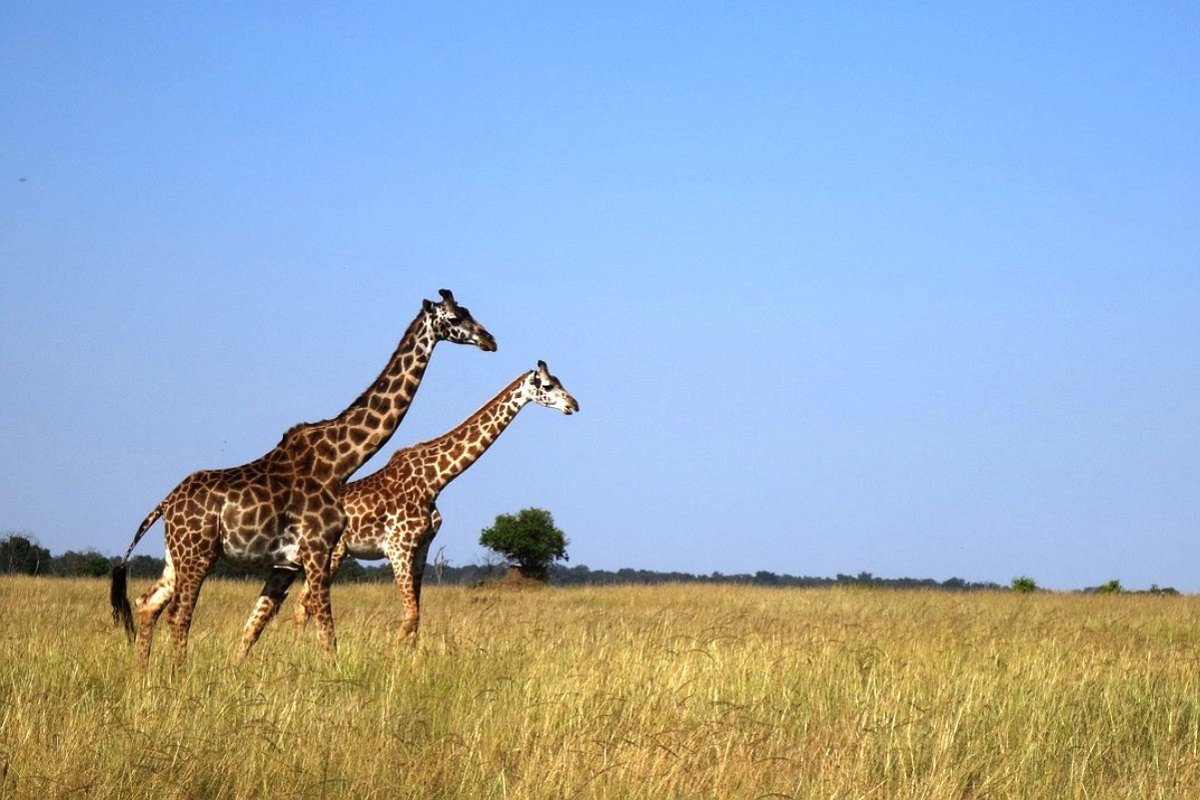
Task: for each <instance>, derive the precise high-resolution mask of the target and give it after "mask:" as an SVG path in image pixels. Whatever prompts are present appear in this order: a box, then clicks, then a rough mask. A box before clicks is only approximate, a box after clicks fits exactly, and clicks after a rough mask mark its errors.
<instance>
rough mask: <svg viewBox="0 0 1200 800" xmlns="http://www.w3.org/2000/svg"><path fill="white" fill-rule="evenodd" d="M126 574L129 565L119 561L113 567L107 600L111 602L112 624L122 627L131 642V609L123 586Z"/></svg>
mask: <svg viewBox="0 0 1200 800" xmlns="http://www.w3.org/2000/svg"><path fill="white" fill-rule="evenodd" d="M128 572H129V565H128V564H126V563H125V559H121V560H120V561H118V562H117V565H116V566H115V567H113V571H112V589H111V590H110V592H109V600H110V601H111V602H112V614H113V624H114V625H124V626H125V633H127V634H128V635H129V640H130V641H133V637H134V632H133V609H132V608H130V607H129V597H128V592H127V589H126V586H125V584H126V577H127V576H128Z"/></svg>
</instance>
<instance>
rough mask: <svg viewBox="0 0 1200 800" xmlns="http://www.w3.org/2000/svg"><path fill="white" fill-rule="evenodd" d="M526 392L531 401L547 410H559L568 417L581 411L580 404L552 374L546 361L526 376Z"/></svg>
mask: <svg viewBox="0 0 1200 800" xmlns="http://www.w3.org/2000/svg"><path fill="white" fill-rule="evenodd" d="M525 391H526V393H527V394H526V396H527V397H528V398H529V399H530V400H531V401H533V402H535V403H537V404H538V405H542V406H545V407H546V408H557V409H558V410H559V411H561V412H563V413H564V414H567V415H568V416H569V415H571V414H574V413H575V412H576V411H578V410H579V402H578V401H577V400H576V399H575V398H574V397H572V396H571V393H570V392H568V391H567V389H566V387H565V386H563V385H562V383H561V382H560V381H559V380H558V378H556V377H554V376H553V375H551V374H550V370H548V369H547V368H546V362H545V361H539V362H538V368H537V369H534V370H530V371H529V374H528V375H526V376H525Z"/></svg>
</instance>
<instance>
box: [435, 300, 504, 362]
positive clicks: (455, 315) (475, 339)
mask: <svg viewBox="0 0 1200 800" xmlns="http://www.w3.org/2000/svg"><path fill="white" fill-rule="evenodd" d="M438 294H440V295H441V296H442V302H440V303H435V302H433V301H432V300H425V301H424V302H423V303H422V305H421V307H422V308H423V309H424V311H425V314H426V315H427V316H428V317H429V320H430V325H431V327H432V328H433V332H434V334H435V335H436V336H437V338H438V339H439V340H441V341H446V342H454V343H455V344H473V345H475V346H476V347H478V348H479V349H480V350H486V351H487V352H489V353H490V352H492V351H494V350H495V349H496V339H495V337H493V336H492V335H491V334H490V333H488V331H487V328H485V327H483V326H482V325H480V324H479V323H478V322H476V321H475V318H474V317H472V316H471V312H470V311H468V310H467V307H466V306H460V305H459V304H458V303H456V302H454V295H453V294H451V293H450V290H449V289H439V290H438Z"/></svg>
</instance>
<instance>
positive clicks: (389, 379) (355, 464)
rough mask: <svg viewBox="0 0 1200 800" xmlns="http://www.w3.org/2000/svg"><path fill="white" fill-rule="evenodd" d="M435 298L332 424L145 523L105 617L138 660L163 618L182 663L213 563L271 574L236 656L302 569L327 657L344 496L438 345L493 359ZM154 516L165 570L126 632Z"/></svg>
mask: <svg viewBox="0 0 1200 800" xmlns="http://www.w3.org/2000/svg"><path fill="white" fill-rule="evenodd" d="M440 295H441V298H442V299H441V301H440V302H434V301H431V300H424V301H422V303H421V310H420V311H419V312H418V313H417V316H416V317H415V318H414V319H413V321H412V322H411V323H410V324H409V326H408V328H407V330H406V331H405V333H404V335H403V337H402V338H401V339H400V342H399V344H398V345H397V346H396V349H395V351H394V352H393V353H392V356H391V358H390V359H389V360H388V363H387V364H386V365H385V366H384V368H383V371H382V372H380V374H379V376H378V377H377V378H376V379H375V380H374V381H373V382H372V383H371V385H370V386H369V387H368V388H367V389H366V390H365V391H364V392H363V393H362V394H361V395H359V396H358V398H357V399H355V401H354V402H353V403H351V404H350V405H349V406H347V407H346V409H345V410H343V411H342V412H341V413H340V414H339V415H338V416H336V417H334V418H332V419H327V420H323V421H320V422H307V423H301V424H299V425H294V426H292V427H291V428H289V429H288V430H287V431H286V432H285V433H284V434H283V436H282V438H281V439H280V441H279V444H277V445H276V446H275V447H274V448H272V449H271V450H270V451H268V452H267V453H265V454H264V455H262V456H261V457H259V458H257V459H255V460H254V461H251V462H249V463H247V464H243V465H241V466H238V467H229V468H226V469H211V470H201V471H199V472H194V473H192V474H191V475H189V476H188V477H186V478H184V479H183V481H181V482H180V483H179V484H178V485H177V486H176V487H175V488H174V489H172V490H171V491H170V492H169V493H168V494H167V496H166V497H165V498H163V499H162V500H161V501H160V502H159V503H158V505H157V506H155V507H154V509H153V510H152V511H151V512H150V513H149V514H148V515H147V516H146V518H145V519H144V520H143V521H142V524H141V525H140V526H138V529H137V532H136V533H135V534H134V537H133V541H132V542H131V543H130V545H129V549H128V550H126V551H125V555H124V556H123V557H122V558H121V559H120V560H119V561H118V563H117V565H116V566H115V567H114V568H113V572H112V585H111V591H110V602H111V604H112V609H113V619H114V621H115V622H116V623H117V624H118V625H123V626H124V627H125V629H126V631H127V632H128V633H129V635H130V638H133V639H135V640H136V642H137V650H138V657H139V660H140V661H142V662H143V663H144V662H145V661H146V660H147V659H148V658H149V656H150V643H151V638H152V634H153V632H154V625H155V623H156V622H157V620H158V617H159V615H160V614H162V612H163V611H164V610H166V612H167V618H168V621H169V623H170V628H171V639H172V642H173V643H174V646H175V655H176V659H177V660H180V661H181V660H182V659H183V658H184V656H185V655H186V652H187V639H188V631H189V629H190V627H191V621H192V612H193V609H194V608H195V604H196V599H197V597H198V596H199V592H200V586H201V584H202V583H203V582H204V579H205V577H206V576H207V575H208V572H209V570H210V569H211V568H212V565H213V564H214V563H215V562H216V560H217V559H218V558H226V559H228V560H232V561H235V562H237V563H239V564H242V565H247V566H255V567H261V568H264V569H269V570H270V572H269V574H268V577H267V581H266V584H265V585H264V586H263V590H262V592H261V594H260V596H259V598H258V600H257V601H256V603H255V606H254V610H253V612H252V613H251V616H250V619H249V620H248V621H247V622H246V625H245V627H244V628H243V632H242V639H241V645H240V648H239V656H242V657H244V656H245V655H246V654H247V653H248V652H249V651H250V648H251V647H253V646H254V643H255V642H256V641H257V640H258V637H259V635H260V634H261V633H262V630H263V628H264V627H265V626H266V624H267V623H268V622H269V621H270V620H271V618H272V617H274V616H275V614H276V613H278V611H279V607H280V605H281V604H282V603H283V600H284V599H285V597H286V596H287V590H288V588H289V587H290V586H291V584H292V582H293V581H294V580H295V579H296V577H297V575H298V574H299V573H300V572H301V571H303V572H304V573H305V574H306V576H307V579H308V582H307V585H306V598H305V599H306V603H307V604H308V610H309V612H310V613H311V614H312V615H313V616H314V617H316V619H317V622H318V624H319V626H320V628H319V630H318V637H319V639H320V641H321V643H322V644H323V645H324V646H325V648H326V649H327V650H329V651H330V652H332V651H334V650H335V649H336V646H337V643H336V638H335V636H334V629H333V612H332V608H331V606H330V600H329V581H330V579H331V576H330V573H329V559H330V555H331V553H332V551H333V548H334V545H336V544H337V542H338V539H339V538H340V537H341V534H342V529H343V527H344V526H345V523H346V514H345V512H344V511H343V510H342V502H341V493H342V488H343V487H344V485H345V483H346V481H347V480H348V479H349V477H350V476H351V475H352V474H354V471H355V470H357V469H358V468H359V467H361V466H362V465H363V464H364V463H366V461H367V460H368V459H369V458H370V457H371V456H372V455H374V454H375V453H376V452H377V451H378V450H379V449H380V448H381V447H383V446H384V445H385V444H386V443H387V441H388V440H389V439H390V438H391V436H392V434H393V433H395V431H396V428H397V426H399V424H400V422H401V421H402V420H403V419H404V416H405V414H406V413H407V412H408V408H409V406H410V405H411V403H412V400H413V397H414V396H415V394H416V391H417V389H418V387H419V386H420V384H421V378H422V377H423V376H424V374H425V369H426V367H427V366H428V364H429V359H430V356H431V355H432V354H433V350H434V346H435V345H436V344H437V343H438V342H439V341H448V342H454V343H458V344H470V345H474V346H476V347H478V348H479V349H481V350H484V351H488V352H490V351H494V350H495V349H496V340H495V338H493V336H492V335H491V334H490V333H489V332H488V331H487V329H486V328H484V327H483V325H481V324H479V323H478V322H476V321H475V319H474V318H473V317H472V316H471V312H470V311H469V310H468V309H467V308H466V307H465V306H461V305H459V304H458V303H457V302H456V301H455V299H454V295H453V294H452V293H451V292H450V291H449V290H447V289H442V290H441V291H440ZM160 517H161V518H162V520H163V525H164V527H165V535H164V538H165V540H166V551H167V552H166V566H165V567H164V569H163V573H162V576H161V577H160V578H159V579H158V580H157V581H156V582H155V583H154V584H153V585H152V586H151V587H150V588H149V589H148V590H146V592H145V593H143V594H142V596H141V598H140V599H139V600H138V604H137V623H136V625H135V622H134V613H133V609H132V608H131V607H130V604H129V598H128V596H127V591H128V590H127V577H128V576H127V571H128V561H129V556H130V555H131V554H132V553H133V549H134V548H135V547H136V546H137V543H138V541H140V540H141V538H142V536H143V535H144V534H145V533H146V531H147V530H148V529H149V528H150V526H151V525H153V524H154V522H155V521H156V520H158V519H159V518H160Z"/></svg>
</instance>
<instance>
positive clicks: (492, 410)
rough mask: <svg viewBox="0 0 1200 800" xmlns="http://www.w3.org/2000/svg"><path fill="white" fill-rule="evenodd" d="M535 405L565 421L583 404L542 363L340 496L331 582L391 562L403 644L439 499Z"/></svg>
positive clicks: (303, 615) (417, 609) (301, 610)
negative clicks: (346, 568)
mask: <svg viewBox="0 0 1200 800" xmlns="http://www.w3.org/2000/svg"><path fill="white" fill-rule="evenodd" d="M530 403H537V404H538V405H542V406H545V407H546V408H553V409H557V410H558V411H561V412H563V413H564V414H567V415H570V414H573V413H575V412H576V411H578V410H579V402H578V401H577V400H576V399H575V398H574V397H572V396H571V393H570V392H568V391H567V389H566V387H565V386H563V385H562V382H561V381H559V379H558V378H556V377H554V376H553V375H551V374H550V370H549V369H548V368H547V367H546V362H545V361H539V362H537V369H535V370H530V371H529V372H526V373H523V374H522V375H520V376H518V377H517V378H516V379H515V380H514V381H513V382H512V383H510V384H509V385H508V386H506V387H504V388H503V389H501V390H500V392H499V394H497V395H496V396H495V397H493V398H492V399H491V400H489V401H488V402H487V403H485V404H484V405H483V407H482V408H480V409H479V410H478V411H476V412H475V413H474V414H472V415H471V416H469V417H467V418H466V419H465V420H464V421H463V422H461V423H460V424H459V425H458V426H457V427H455V428H454V429H453V430H451V431H449V432H447V433H444V434H442V435H441V436H439V437H437V438H436V439H430V440H429V441H427V442H421V443H419V444H414V445H412V446H411V447H405V448H404V449H402V450H397V451H396V452H395V453H393V454H392V457H391V458H390V459H389V460H388V463H387V466H385V467H384V468H383V469H381V470H379V471H378V472H376V473H373V474H371V475H368V476H367V477H365V478H363V479H361V480H357V481H353V482H352V483H348V484H346V488H345V490H344V491H343V492H342V504H343V506H344V507H345V510H346V517H347V521H346V531H345V533H344V534H343V535H342V538H340V539H338V542H337V545H336V546H335V547H334V549H333V558H332V559H331V561H330V568H329V572H330V576H331V577H332V576H333V575H336V574H337V571H338V569H339V568H340V567H341V565H342V562H343V561H344V560H345V558H346V556H347V555H351V556H354V557H355V558H365V559H368V560H370V559H376V558H387V559H388V561H390V562H392V571H393V573H394V575H395V578H396V586H397V587H398V588H399V589H400V594H401V596H402V597H401V599H402V600H403V601H404V622H403V623H402V625H401V628H400V636H401V638H407V639H409V640H410V641H415V639H416V635H417V626H418V625H419V624H420V615H421V579H422V577H423V575H424V574H425V558H426V556H427V554H428V553H429V544H430V543H431V542H432V541H433V537H434V536H436V535H437V532H438V528H439V527H441V524H442V515H441V513H440V512H438V509H437V498H438V495H439V494H441V491H442V489H445V488H446V485H447V484H449V483H450V481H452V480H454V479H455V478H457V477H458V476H459V475H461V474H462V473H463V472H464V471H465V470H466V469H467V468H468V467H470V466H471V465H472V464H474V463H475V462H476V461H477V460H478V459H479V457H480V456H482V455H483V454H484V452H485V451H486V450H487V449H488V448H489V447H491V446H492V443H493V442H495V441H496V438H497V437H498V436H499V435H500V434H501V433H503V432H504V430H505V428H507V427H508V426H509V424H510V423H511V422H512V421H513V420H514V419H516V416H517V413H518V412H520V410H521V409H522V408H524V407H525V406H527V405H528V404H530ZM308 591H309V588H308V586H307V585H306V586H305V587H304V590H303V591H302V592H301V594H300V599H299V602H297V603H296V609H295V612H294V613H295V619H296V623H297V624H298V625H300V626H303V624H304V622H305V620H306V619H307V616H308V605H309V604H308V603H307V602H306V599H307V594H308Z"/></svg>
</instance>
